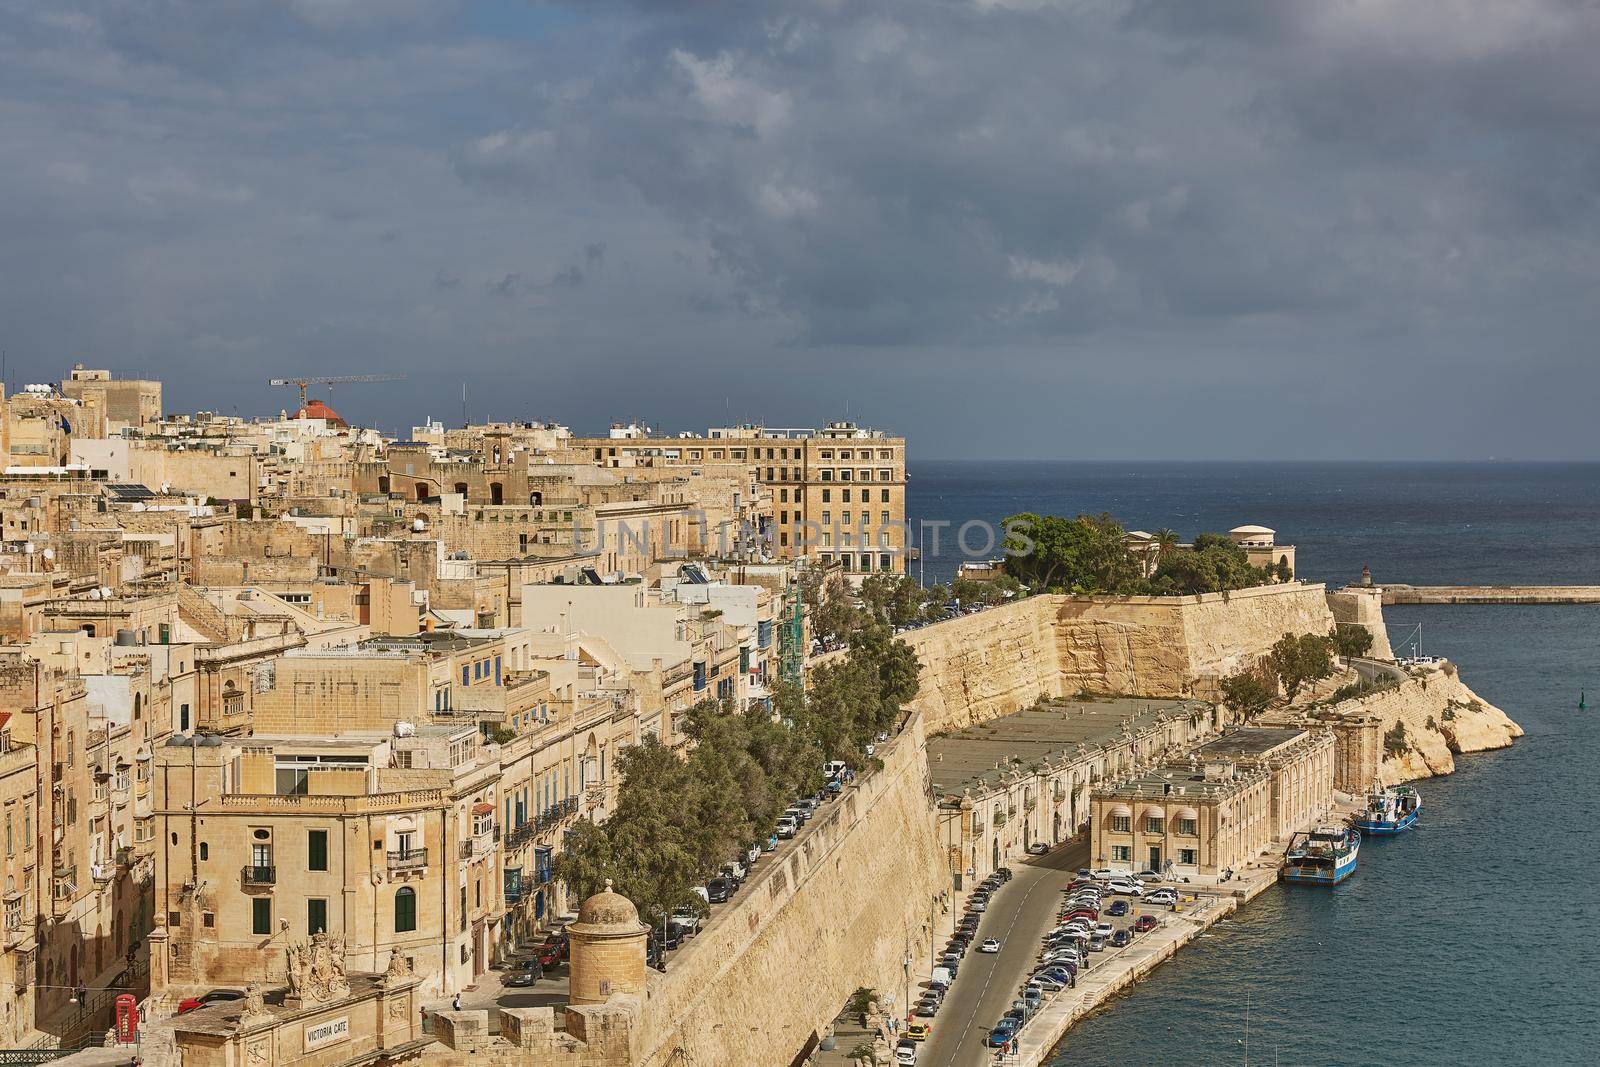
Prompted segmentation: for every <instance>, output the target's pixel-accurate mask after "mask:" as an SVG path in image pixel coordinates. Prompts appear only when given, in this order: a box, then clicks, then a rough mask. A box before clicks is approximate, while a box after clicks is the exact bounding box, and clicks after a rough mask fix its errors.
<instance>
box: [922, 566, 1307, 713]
mask: <svg viewBox="0 0 1600 1067" xmlns="http://www.w3.org/2000/svg"><path fill="white" fill-rule="evenodd" d="M1332 628H1333V616H1332V614H1331V613H1330V612H1329V610H1328V602H1327V598H1326V595H1325V594H1324V592H1323V588H1322V586H1320V585H1309V584H1305V583H1301V582H1289V583H1285V584H1282V585H1270V586H1260V587H1257V588H1253V589H1240V590H1236V591H1234V592H1230V593H1205V594H1201V595H1199V596H1186V597H1082V596H1054V595H1047V596H1035V597H1029V598H1028V599H1026V600H1022V601H1018V602H1017V603H1014V604H1007V605H1004V606H1002V607H998V608H992V609H990V610H988V611H982V612H978V613H976V614H973V615H967V616H964V617H962V618H959V619H955V620H952V621H950V622H945V623H939V624H936V625H933V626H928V627H925V628H923V629H921V630H913V631H911V632H909V633H907V634H905V635H903V636H904V640H905V641H906V642H907V643H909V644H910V645H911V647H912V648H913V649H915V650H916V653H917V657H918V659H920V660H921V661H922V665H923V666H922V687H921V691H920V692H919V693H918V695H917V698H916V700H915V702H914V707H916V708H917V709H918V710H920V711H921V712H923V714H924V716H925V718H926V726H927V729H928V730H929V731H930V732H936V731H940V730H947V729H957V728H960V727H962V726H968V725H971V724H973V723H978V722H985V721H987V720H989V719H993V718H996V717H998V716H1000V715H1007V714H1010V713H1012V712H1015V711H1018V710H1020V709H1021V708H1024V707H1027V706H1028V705H1030V704H1032V703H1033V702H1034V701H1035V700H1036V699H1038V698H1039V696H1040V695H1046V696H1066V695H1070V694H1072V693H1075V692H1077V691H1078V690H1080V689H1090V690H1094V691H1097V692H1112V693H1136V694H1139V695H1141V696H1195V697H1201V698H1205V699H1212V698H1215V696H1216V694H1217V683H1218V681H1219V680H1220V679H1221V678H1222V677H1223V676H1224V675H1226V674H1229V673H1232V672H1233V671H1236V670H1238V669H1240V668H1241V667H1244V666H1248V665H1249V664H1251V663H1253V662H1255V661H1256V660H1257V659H1259V658H1260V657H1261V656H1262V655H1263V654H1265V653H1266V651H1267V649H1268V648H1270V647H1271V646H1272V643H1273V642H1274V641H1277V640H1278V639H1279V638H1281V637H1282V636H1283V635H1284V634H1286V633H1297V634H1299V633H1327V632H1328V631H1329V630H1331V629H1332Z"/></svg>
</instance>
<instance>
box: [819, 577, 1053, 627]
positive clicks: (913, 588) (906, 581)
mask: <svg viewBox="0 0 1600 1067" xmlns="http://www.w3.org/2000/svg"><path fill="white" fill-rule="evenodd" d="M1022 591H1023V586H1022V583H1021V582H1019V581H1017V580H1016V579H1015V578H1013V577H1011V576H1010V575H1002V576H1001V577H999V578H996V579H994V580H992V581H983V582H977V581H973V580H971V579H967V578H958V579H956V580H955V581H954V582H953V583H951V584H950V585H948V586H945V585H934V586H929V587H928V588H926V589H923V588H922V587H920V586H919V585H917V583H916V582H915V581H914V580H913V579H912V578H910V577H908V576H907V575H903V574H890V573H888V572H880V573H877V574H872V575H869V576H867V577H866V578H863V579H862V581H861V584H860V586H859V587H858V589H857V590H856V592H855V593H854V594H851V593H850V591H849V589H848V588H847V587H846V585H845V583H844V581H843V580H842V579H841V578H838V577H837V576H836V575H833V576H828V575H826V574H825V572H822V571H820V570H813V571H809V572H807V576H806V578H805V579H803V584H802V585H801V597H802V599H803V600H804V601H805V604H806V609H807V613H808V617H809V618H810V619H811V631H812V633H813V634H815V635H816V636H818V637H820V638H822V639H823V640H824V641H828V640H842V639H844V638H845V637H846V636H848V635H849V634H851V633H853V632H855V631H856V630H858V629H860V628H861V627H863V626H867V625H870V624H872V623H881V624H883V625H886V626H890V627H904V626H913V625H917V624H921V623H928V622H933V621H935V620H936V619H939V618H941V617H942V616H944V615H945V614H946V613H947V612H948V611H949V610H950V603H951V601H956V602H958V603H959V604H960V605H961V606H963V607H969V606H972V605H979V606H984V607H988V606H992V605H994V604H1000V603H1004V602H1005V601H1007V600H1010V599H1013V598H1014V597H1016V596H1018V595H1019V594H1020V593H1021V592H1022Z"/></svg>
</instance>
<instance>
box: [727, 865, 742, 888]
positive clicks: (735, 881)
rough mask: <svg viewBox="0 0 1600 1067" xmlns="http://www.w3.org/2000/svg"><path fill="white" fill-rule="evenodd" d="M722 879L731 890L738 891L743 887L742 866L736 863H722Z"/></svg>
mask: <svg viewBox="0 0 1600 1067" xmlns="http://www.w3.org/2000/svg"><path fill="white" fill-rule="evenodd" d="M722 877H724V878H726V879H727V880H728V883H729V884H730V885H732V886H733V888H735V889H738V888H739V887H740V886H742V885H744V864H742V863H738V862H735V863H724V864H723V865H722Z"/></svg>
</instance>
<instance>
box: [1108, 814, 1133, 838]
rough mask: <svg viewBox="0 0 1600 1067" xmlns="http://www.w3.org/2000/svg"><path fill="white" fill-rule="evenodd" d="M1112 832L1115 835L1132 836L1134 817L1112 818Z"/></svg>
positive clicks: (1116, 816)
mask: <svg viewBox="0 0 1600 1067" xmlns="http://www.w3.org/2000/svg"><path fill="white" fill-rule="evenodd" d="M1111 832H1112V833H1114V834H1131V833H1133V816H1132V815H1113V816H1111Z"/></svg>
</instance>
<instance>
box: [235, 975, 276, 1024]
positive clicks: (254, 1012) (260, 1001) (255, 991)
mask: <svg viewBox="0 0 1600 1067" xmlns="http://www.w3.org/2000/svg"><path fill="white" fill-rule="evenodd" d="M270 1018H272V1013H271V1012H269V1011H268V1010H267V1002H266V1000H265V998H263V997H262V995H261V987H260V986H259V985H251V986H249V987H247V988H246V989H245V993H244V1010H243V1011H242V1012H241V1013H240V1015H239V1022H240V1024H241V1025H244V1026H250V1025H252V1024H254V1023H259V1022H264V1021H265V1020H267V1019H270Z"/></svg>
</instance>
